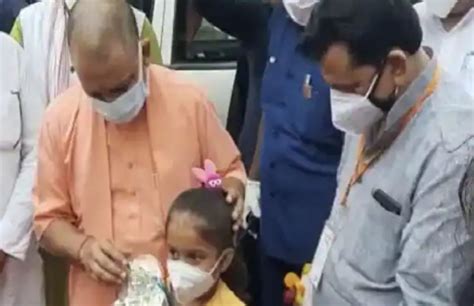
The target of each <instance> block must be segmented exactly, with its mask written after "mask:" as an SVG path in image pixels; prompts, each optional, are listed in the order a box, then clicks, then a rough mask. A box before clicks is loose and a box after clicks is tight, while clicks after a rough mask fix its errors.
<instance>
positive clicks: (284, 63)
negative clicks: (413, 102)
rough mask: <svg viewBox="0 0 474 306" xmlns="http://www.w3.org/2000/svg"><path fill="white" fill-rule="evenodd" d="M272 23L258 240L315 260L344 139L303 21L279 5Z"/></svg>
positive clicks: (275, 253) (275, 250)
mask: <svg viewBox="0 0 474 306" xmlns="http://www.w3.org/2000/svg"><path fill="white" fill-rule="evenodd" d="M268 29H269V30H270V38H269V49H268V53H269V56H268V62H267V67H266V70H265V73H264V77H263V81H262V92H261V102H262V103H261V104H262V110H263V114H264V137H263V144H262V148H261V150H262V151H261V154H262V155H261V159H260V163H261V164H260V167H261V168H260V179H261V205H262V220H261V239H262V243H263V247H264V251H265V252H266V253H267V255H269V256H272V257H276V258H279V259H282V260H285V261H286V262H294V263H304V262H307V261H310V260H311V258H312V256H313V254H314V250H315V248H316V245H317V242H318V239H319V236H320V233H321V230H322V227H323V224H324V221H325V219H326V218H327V216H328V215H329V212H330V208H331V205H332V202H333V198H334V193H335V189H336V172H337V166H338V164H339V159H340V152H341V147H342V142H343V139H342V134H341V133H340V132H339V131H337V130H336V129H335V128H334V127H333V125H332V122H331V111H330V100H329V87H328V85H327V84H325V82H324V80H323V79H322V77H321V73H320V69H319V67H318V65H317V63H316V62H314V61H312V60H310V59H308V58H306V57H305V56H304V55H303V53H302V52H301V51H300V48H299V42H300V41H301V35H302V33H303V28H302V27H300V26H298V25H297V24H295V23H294V22H293V21H292V20H291V19H290V18H289V17H288V15H287V14H286V11H285V9H284V8H283V7H282V6H278V7H276V8H275V9H274V11H273V13H272V16H271V17H270V20H269V24H268ZM308 79H309V82H308V84H307V85H308V86H307V89H309V90H308V93H309V94H308V95H305V94H304V90H303V89H304V85H305V81H306V80H308Z"/></svg>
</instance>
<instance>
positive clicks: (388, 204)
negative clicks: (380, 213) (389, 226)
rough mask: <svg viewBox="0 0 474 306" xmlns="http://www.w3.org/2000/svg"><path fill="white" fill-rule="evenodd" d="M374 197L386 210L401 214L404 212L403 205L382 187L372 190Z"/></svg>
mask: <svg viewBox="0 0 474 306" xmlns="http://www.w3.org/2000/svg"><path fill="white" fill-rule="evenodd" d="M372 197H373V198H374V199H375V200H376V201H377V202H378V203H379V204H380V206H382V207H383V208H384V209H385V210H387V211H389V212H391V213H393V214H396V215H397V216H400V214H401V213H402V206H401V205H400V203H398V202H397V201H395V200H394V199H393V198H392V197H391V196H389V195H388V194H387V193H386V192H385V191H383V190H382V189H376V190H374V191H373V192H372Z"/></svg>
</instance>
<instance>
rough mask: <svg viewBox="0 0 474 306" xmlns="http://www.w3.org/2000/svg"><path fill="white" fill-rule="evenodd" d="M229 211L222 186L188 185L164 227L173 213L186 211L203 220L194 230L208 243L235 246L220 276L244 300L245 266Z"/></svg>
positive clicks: (245, 298) (218, 247) (175, 202)
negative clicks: (212, 187) (229, 263)
mask: <svg viewBox="0 0 474 306" xmlns="http://www.w3.org/2000/svg"><path fill="white" fill-rule="evenodd" d="M232 211H233V207H232V205H229V204H228V203H227V202H226V200H225V194H224V192H223V190H221V189H206V188H196V189H190V190H188V191H185V192H183V193H181V194H180V195H179V196H178V198H177V199H176V200H175V201H174V203H173V205H172V206H171V209H170V212H169V214H168V218H167V220H166V231H168V225H169V223H170V220H171V219H172V218H173V214H174V213H176V212H187V213H190V214H192V215H194V216H196V217H198V218H200V219H202V220H203V221H204V222H203V225H201V226H199V227H198V228H197V230H198V231H199V233H200V235H201V237H202V238H203V239H204V240H205V241H206V242H207V243H209V244H211V245H213V246H214V247H216V248H217V250H218V251H219V252H223V251H224V250H225V249H228V248H234V249H236V253H235V256H234V260H233V261H232V263H231V265H230V266H229V268H228V269H227V270H226V271H225V272H224V273H223V274H222V280H223V281H224V282H225V283H226V284H227V286H229V288H230V289H231V290H232V291H233V292H234V293H235V295H237V296H238V297H239V299H241V300H242V301H244V302H245V301H247V300H248V295H247V293H246V289H247V278H248V277H247V269H246V267H245V264H244V262H243V260H242V256H241V255H240V253H239V252H238V251H237V248H236V245H235V239H234V238H235V233H234V231H233V229H232V226H233V224H234V221H233V219H232Z"/></svg>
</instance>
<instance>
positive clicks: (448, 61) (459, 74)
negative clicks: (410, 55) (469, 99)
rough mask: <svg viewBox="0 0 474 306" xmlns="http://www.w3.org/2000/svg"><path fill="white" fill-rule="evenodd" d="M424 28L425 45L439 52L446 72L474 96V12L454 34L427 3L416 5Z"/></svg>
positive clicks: (439, 59)
mask: <svg viewBox="0 0 474 306" xmlns="http://www.w3.org/2000/svg"><path fill="white" fill-rule="evenodd" d="M415 9H416V11H417V13H418V16H419V17H420V23H421V26H422V28H423V42H422V44H423V46H427V47H430V48H431V49H433V51H434V52H435V55H436V57H437V58H438V61H439V63H440V64H441V66H442V67H443V69H444V70H445V71H447V72H449V73H450V74H451V75H452V76H453V77H455V78H457V79H458V81H459V82H461V83H462V84H463V85H464V88H465V89H466V90H467V91H468V92H469V93H470V94H471V95H472V96H474V9H471V10H470V11H469V12H468V13H467V14H466V15H465V16H464V18H463V19H462V20H461V21H460V22H459V23H458V24H457V25H456V26H455V27H454V28H452V29H451V30H450V31H446V30H445V29H444V27H443V25H442V23H441V20H440V18H439V17H437V16H434V15H432V14H430V13H429V12H428V11H427V9H426V4H425V3H424V2H421V3H418V4H417V5H415Z"/></svg>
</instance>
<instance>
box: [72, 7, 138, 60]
mask: <svg viewBox="0 0 474 306" xmlns="http://www.w3.org/2000/svg"><path fill="white" fill-rule="evenodd" d="M67 31H68V35H67V37H68V40H69V44H70V45H71V49H76V50H77V51H79V52H86V53H88V55H89V56H94V55H95V56H99V57H107V56H108V54H109V51H110V49H111V48H121V49H123V50H124V51H128V52H130V51H132V52H134V51H136V46H137V42H138V39H139V36H138V30H137V25H136V21H135V15H134V13H133V11H132V8H131V7H130V5H129V4H128V3H127V2H126V1H125V0H78V1H77V3H76V4H75V5H74V7H73V9H72V10H71V13H70V16H69V18H68V24H67Z"/></svg>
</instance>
